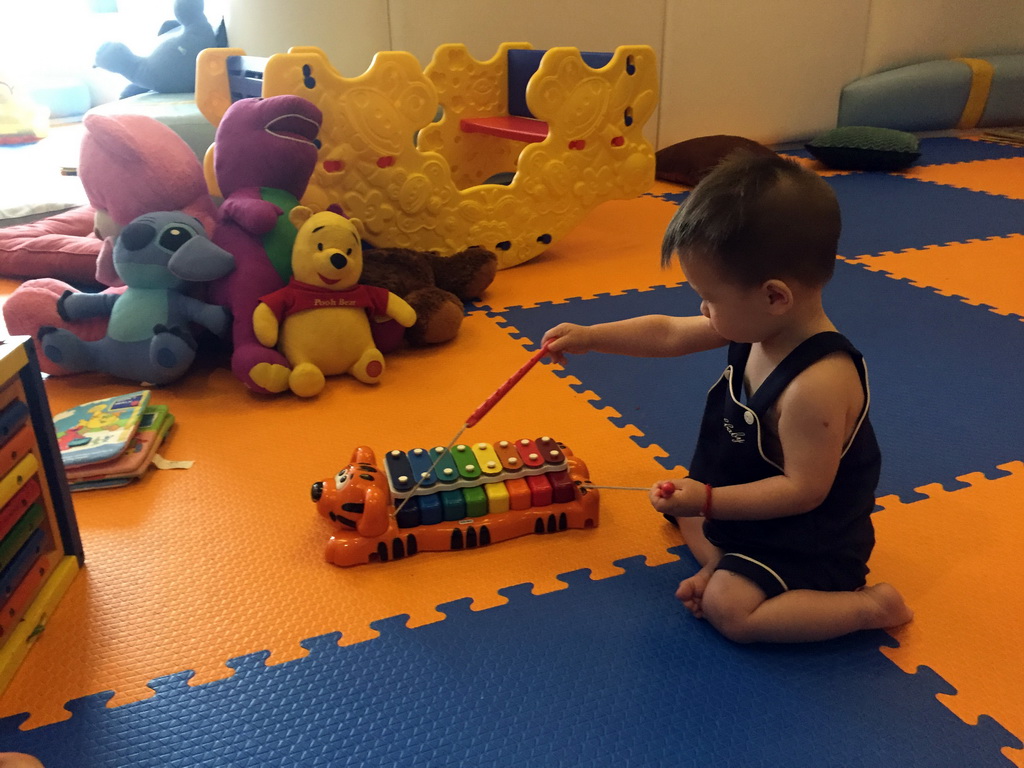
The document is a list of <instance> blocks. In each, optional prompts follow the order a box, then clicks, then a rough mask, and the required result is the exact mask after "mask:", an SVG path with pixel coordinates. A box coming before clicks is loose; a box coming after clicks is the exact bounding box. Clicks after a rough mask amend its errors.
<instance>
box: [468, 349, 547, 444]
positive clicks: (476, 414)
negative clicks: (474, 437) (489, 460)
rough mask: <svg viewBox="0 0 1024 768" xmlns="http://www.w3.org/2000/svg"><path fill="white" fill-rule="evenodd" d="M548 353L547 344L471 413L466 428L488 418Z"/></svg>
mask: <svg viewBox="0 0 1024 768" xmlns="http://www.w3.org/2000/svg"><path fill="white" fill-rule="evenodd" d="M547 352H548V345H547V344H545V345H544V346H543V347H541V348H540V349H539V350H538V351H537V352H536V353H535V354H534V356H533V357H531V358H530V359H529V360H527V361H526V363H525V364H524V365H523V367H522V368H520V369H519V370H518V371H516V372H515V373H513V374H512V375H511V376H510V377H509V379H508V381H506V382H505V383H504V384H502V385H501V386H500V387H498V388H497V389H496V390H495V391H494V394H493V395H491V396H490V397H488V398H487V399H486V400H484V401H483V402H482V403H480V405H479V406H478V407H477V409H476V410H475V411H473V413H471V414H470V415H469V418H468V419H466V426H467V427H472V426H473V425H474V424H476V423H477V422H478V421H480V419H482V418H483V417H484V416H486V415H487V412H488V411H489V410H491V408H493V407H494V406H495V404H496V403H497V402H498V401H499V400H501V398H503V397H504V396H505V395H507V394H508V391H509V390H510V389H512V387H514V386H515V385H516V384H518V383H519V380H520V379H521V378H523V376H525V375H526V372H527V371H529V370H530V369H531V368H533V366H535V365H536V364H537V362H538V361H539V360H540V359H541V358H542V357H544V355H546V354H547Z"/></svg>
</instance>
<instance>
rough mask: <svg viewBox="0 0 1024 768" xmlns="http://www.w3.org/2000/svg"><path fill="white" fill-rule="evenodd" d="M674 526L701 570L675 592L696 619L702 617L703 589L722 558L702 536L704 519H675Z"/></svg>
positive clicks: (713, 546)
mask: <svg viewBox="0 0 1024 768" xmlns="http://www.w3.org/2000/svg"><path fill="white" fill-rule="evenodd" d="M676 526H678V528H679V532H680V533H682V534H683V541H684V542H685V543H686V546H687V547H689V549H690V553H691V554H692V555H693V556H694V557H695V558H696V559H697V562H698V563H700V565H701V569H700V570H699V571H697V573H695V574H693V576H690V577H689V578H688V579H683V580H682V581H681V582H679V588H678V589H677V590H676V599H677V600H679V602H681V603H682V604H683V605H685V606H686V608H687V610H689V611H690V613H692V614H693V615H694V616H696V617H697V618H698V619H700V618H703V617H704V611H703V608H702V605H701V603H702V600H703V597H704V589H705V588H706V587H707V584H708V580H709V579H710V578H711V574H712V573H714V570H715V566H717V565H718V561H719V559H721V557H722V551H721V550H720V549H719V548H718V547H716V546H715V545H714V544H712V543H711V542H710V541H708V540H707V537H705V536H704V519H703V518H700V517H677V518H676Z"/></svg>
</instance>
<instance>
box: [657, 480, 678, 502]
mask: <svg viewBox="0 0 1024 768" xmlns="http://www.w3.org/2000/svg"><path fill="white" fill-rule="evenodd" d="M675 492H676V487H675V485H673V484H672V481H671V480H666V481H665V482H664V483H662V484H661V485H659V486H658V495H659V496H661V498H663V499H667V498H668V497H669V496H671V495H672V494H673V493H675Z"/></svg>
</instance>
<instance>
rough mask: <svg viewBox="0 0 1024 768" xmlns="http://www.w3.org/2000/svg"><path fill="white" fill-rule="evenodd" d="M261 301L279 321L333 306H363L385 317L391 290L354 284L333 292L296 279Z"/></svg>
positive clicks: (373, 313) (370, 311) (371, 312)
mask: <svg viewBox="0 0 1024 768" xmlns="http://www.w3.org/2000/svg"><path fill="white" fill-rule="evenodd" d="M260 301H261V302H263V303H264V304H266V305H267V306H268V307H270V310H271V311H272V312H273V313H274V316H275V317H276V318H277V321H278V322H281V321H282V320H283V319H284V318H286V317H288V315H294V314H295V313H296V312H303V311H305V310H307V309H326V308H329V307H362V308H364V309H366V310H367V312H368V313H369V314H372V315H383V314H385V313H386V310H387V307H388V291H387V289H386V288H378V287H377V286H375V285H354V286H352V287H351V288H349V289H347V290H344V291H331V290H328V289H326V288H320V287H318V286H315V285H309V284H308V283H300V282H299V281H298V280H296V279H295V278H294V277H293V278H292V279H291V280H290V281H289V282H288V285H286V286H285V287H284V288H279V289H277V290H276V291H274V292H273V293H269V294H267V295H266V296H262V297H261V298H260Z"/></svg>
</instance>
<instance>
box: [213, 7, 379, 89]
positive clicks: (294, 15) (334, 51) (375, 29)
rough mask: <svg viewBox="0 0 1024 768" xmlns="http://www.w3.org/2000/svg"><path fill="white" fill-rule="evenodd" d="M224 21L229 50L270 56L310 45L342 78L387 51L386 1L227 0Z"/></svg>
mask: <svg viewBox="0 0 1024 768" xmlns="http://www.w3.org/2000/svg"><path fill="white" fill-rule="evenodd" d="M225 18H226V22H227V30H228V44H229V45H230V46H232V47H233V48H243V49H245V52H246V53H248V54H250V55H252V56H270V55H271V54H274V53H284V52H285V51H287V50H288V49H289V48H291V47H292V46H296V45H315V46H317V47H318V48H322V49H323V50H324V52H325V53H326V54H327V58H328V59H330V61H331V64H333V65H334V68H335V69H337V70H338V71H339V72H340V73H341V74H342V75H345V76H346V77H354V76H355V75H359V74H362V73H363V72H365V71H366V68H367V67H369V66H370V62H371V61H372V60H373V55H374V54H375V53H377V51H386V50H389V49H390V48H391V42H390V30H389V23H388V3H387V0H288V1H287V2H282V0H228V9H227V13H226V14H225Z"/></svg>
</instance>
